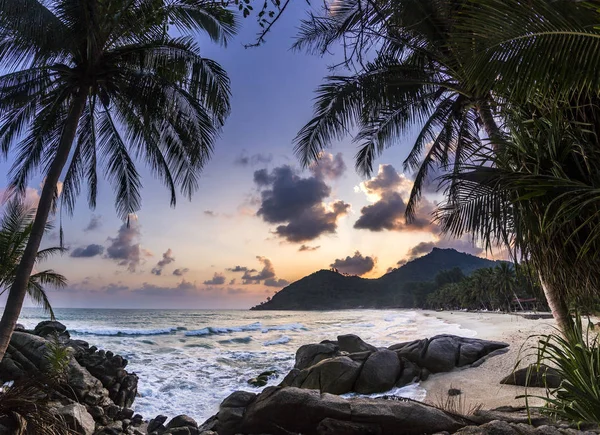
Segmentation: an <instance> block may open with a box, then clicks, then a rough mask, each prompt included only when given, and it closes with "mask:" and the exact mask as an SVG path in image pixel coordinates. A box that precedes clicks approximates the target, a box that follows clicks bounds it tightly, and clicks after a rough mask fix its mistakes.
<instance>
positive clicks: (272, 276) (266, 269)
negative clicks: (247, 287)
mask: <svg viewBox="0 0 600 435" xmlns="http://www.w3.org/2000/svg"><path fill="white" fill-rule="evenodd" d="M256 259H257V260H258V261H259V262H260V263H261V264H262V266H263V268H262V269H261V270H260V271H259V272H257V273H255V274H253V272H256V270H254V269H252V270H247V271H246V272H244V275H243V276H242V283H243V284H260V283H261V281H262V282H263V284H264V285H266V286H269V287H279V286H286V285H288V284H289V282H288V281H286V280H285V279H278V278H277V276H276V273H275V267H274V266H273V263H272V262H271V260H269V259H268V258H266V257H261V256H257V257H256Z"/></svg>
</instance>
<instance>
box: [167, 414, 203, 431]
mask: <svg viewBox="0 0 600 435" xmlns="http://www.w3.org/2000/svg"><path fill="white" fill-rule="evenodd" d="M176 427H192V428H194V429H198V423H196V420H194V419H193V418H192V417H189V416H187V415H185V414H182V415H178V416H177V417H173V418H172V419H171V421H170V422H169V423H168V424H167V430H169V429H173V428H176Z"/></svg>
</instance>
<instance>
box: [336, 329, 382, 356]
mask: <svg viewBox="0 0 600 435" xmlns="http://www.w3.org/2000/svg"><path fill="white" fill-rule="evenodd" d="M337 341H338V346H339V348H340V350H341V351H342V352H348V353H357V352H366V351H368V352H375V351H376V350H377V348H376V347H375V346H371V345H370V344H369V343H365V342H364V341H363V340H362V339H361V338H360V337H359V336H357V335H354V334H346V335H338V338H337Z"/></svg>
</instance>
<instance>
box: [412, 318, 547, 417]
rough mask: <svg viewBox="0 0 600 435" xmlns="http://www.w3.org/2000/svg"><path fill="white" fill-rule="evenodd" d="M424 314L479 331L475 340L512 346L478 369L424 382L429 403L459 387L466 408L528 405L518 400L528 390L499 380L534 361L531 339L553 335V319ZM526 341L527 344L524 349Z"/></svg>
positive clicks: (531, 392) (536, 390)
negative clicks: (537, 336) (504, 383)
mask: <svg viewBox="0 0 600 435" xmlns="http://www.w3.org/2000/svg"><path fill="white" fill-rule="evenodd" d="M423 313H424V314H426V315H430V316H435V317H437V318H439V319H442V320H444V321H446V322H449V323H457V324H459V325H461V326H462V327H463V328H465V329H470V330H473V331H476V332H477V335H476V338H481V339H486V340H496V341H503V342H505V343H509V344H510V347H509V349H508V352H507V353H505V354H502V355H498V356H494V357H492V358H490V359H488V360H487V361H485V362H484V363H483V364H482V365H481V366H479V367H475V368H469V369H465V370H460V371H455V372H452V373H442V374H437V375H432V376H430V377H429V379H428V380H427V381H425V382H423V383H422V386H423V387H424V388H425V389H426V390H427V397H426V399H425V400H426V401H427V402H429V403H433V404H438V403H440V401H441V400H442V398H445V397H447V391H448V389H449V388H458V389H460V390H461V391H462V400H463V401H464V403H465V406H466V407H467V408H469V407H471V406H476V405H479V404H481V406H482V407H483V408H484V409H491V408H496V407H499V406H507V405H511V406H519V405H524V404H525V400H524V399H516V398H515V397H516V396H518V395H521V394H523V393H524V392H525V388H523V387H516V386H511V385H501V384H500V380H501V379H502V378H504V377H505V376H506V375H508V374H510V373H511V372H512V370H513V369H514V367H515V364H516V363H517V362H518V361H519V360H523V362H522V363H521V365H520V367H525V366H526V365H527V364H526V363H525V361H530V362H533V361H534V358H532V357H529V358H527V357H526V355H527V354H530V353H531V350H530V349H528V347H529V346H530V345H535V343H536V340H535V338H530V337H531V336H532V335H537V334H549V333H552V332H554V331H555V329H554V328H555V325H556V324H555V322H554V320H553V319H537V320H530V319H526V318H523V317H522V316H519V315H514V314H499V313H467V312H460V311H445V312H437V311H424V312H423ZM525 342H527V344H526V345H525V346H523V343H525ZM528 392H529V393H530V394H533V395H537V394H543V393H544V390H543V389H536V388H529V389H528ZM537 403H539V402H538V401H536V400H533V401H531V400H530V404H537Z"/></svg>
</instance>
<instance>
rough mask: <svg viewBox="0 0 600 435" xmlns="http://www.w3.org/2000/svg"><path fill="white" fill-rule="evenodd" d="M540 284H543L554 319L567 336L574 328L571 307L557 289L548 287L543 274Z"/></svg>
mask: <svg viewBox="0 0 600 435" xmlns="http://www.w3.org/2000/svg"><path fill="white" fill-rule="evenodd" d="M540 282H541V284H542V289H543V290H544V295H545V296H546V301H547V302H548V306H549V307H550V311H551V312H552V317H554V320H556V324H557V326H558V328H559V329H560V330H561V332H562V333H563V335H566V334H567V332H568V331H569V330H571V329H572V326H573V319H571V313H569V307H568V306H567V304H566V303H565V301H564V300H563V298H562V297H561V295H560V293H559V291H558V290H557V289H556V288H555V287H552V286H550V285H548V284H547V283H546V282H545V281H544V279H543V278H542V275H541V274H540Z"/></svg>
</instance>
